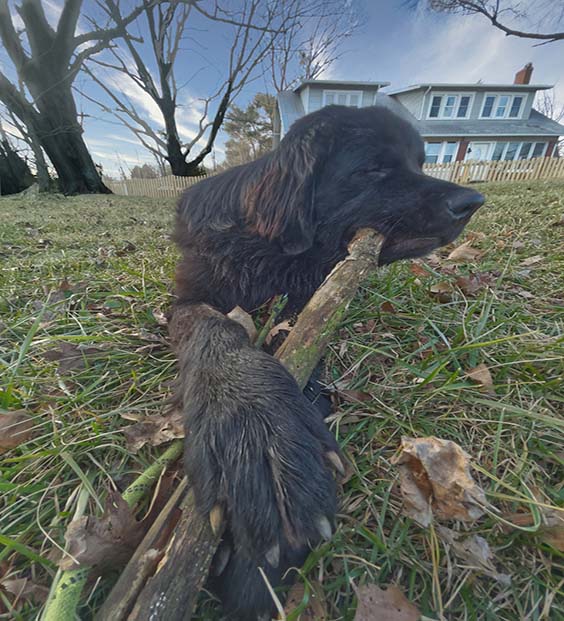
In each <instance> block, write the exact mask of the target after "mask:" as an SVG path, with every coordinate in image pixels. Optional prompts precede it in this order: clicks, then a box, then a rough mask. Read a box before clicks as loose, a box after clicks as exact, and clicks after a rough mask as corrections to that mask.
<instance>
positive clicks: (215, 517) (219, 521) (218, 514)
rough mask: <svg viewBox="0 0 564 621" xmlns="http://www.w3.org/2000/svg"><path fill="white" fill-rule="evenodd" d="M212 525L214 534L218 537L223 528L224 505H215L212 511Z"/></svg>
mask: <svg viewBox="0 0 564 621" xmlns="http://www.w3.org/2000/svg"><path fill="white" fill-rule="evenodd" d="M210 526H211V529H212V531H213V534H214V535H215V536H216V537H217V535H219V534H220V532H221V530H222V528H223V507H222V506H221V505H215V507H213V509H212V510H211V511H210Z"/></svg>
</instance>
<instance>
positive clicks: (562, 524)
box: [503, 494, 564, 552]
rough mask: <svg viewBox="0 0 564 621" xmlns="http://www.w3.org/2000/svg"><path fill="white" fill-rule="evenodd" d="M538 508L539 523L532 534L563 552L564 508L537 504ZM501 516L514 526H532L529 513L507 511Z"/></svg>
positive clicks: (532, 519)
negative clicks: (507, 512)
mask: <svg viewBox="0 0 564 621" xmlns="http://www.w3.org/2000/svg"><path fill="white" fill-rule="evenodd" d="M535 496H537V494H535ZM538 510H539V512H540V515H541V525H540V526H539V528H538V530H537V531H536V532H534V533H532V534H533V535H535V536H537V537H538V538H539V539H540V540H541V541H543V542H544V543H548V544H549V545H550V546H552V547H553V548H554V549H556V550H558V551H559V552H564V509H558V508H556V507H554V508H552V507H543V506H539V507H538ZM503 517H504V519H505V520H507V521H508V522H511V523H512V524H515V525H516V526H533V524H534V523H535V519H534V517H533V516H532V514H531V513H509V514H506V515H504V516H503Z"/></svg>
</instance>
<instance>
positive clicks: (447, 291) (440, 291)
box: [429, 281, 454, 304]
mask: <svg viewBox="0 0 564 621" xmlns="http://www.w3.org/2000/svg"><path fill="white" fill-rule="evenodd" d="M453 290H454V289H453V287H452V285H451V284H450V283H449V282H446V281H443V282H438V283H435V284H434V285H431V287H430V288H429V291H430V292H431V293H432V294H433V295H434V296H436V297H437V298H438V300H439V302H442V303H443V304H445V303H447V302H450V301H451V300H452V295H451V294H452V292H453Z"/></svg>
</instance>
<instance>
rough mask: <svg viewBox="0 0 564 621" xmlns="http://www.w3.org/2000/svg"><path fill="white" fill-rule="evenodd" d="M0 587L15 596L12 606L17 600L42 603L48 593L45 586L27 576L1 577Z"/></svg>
mask: <svg viewBox="0 0 564 621" xmlns="http://www.w3.org/2000/svg"><path fill="white" fill-rule="evenodd" d="M0 587H2V588H3V589H4V590H5V591H6V592H7V593H11V594H12V595H14V596H15V601H14V602H12V606H14V605H16V602H18V601H19V600H24V601H29V602H33V603H35V604H43V603H45V602H46V601H47V596H48V595H49V589H48V588H47V587H46V586H43V585H41V584H36V583H35V582H32V581H31V580H30V579H29V578H3V579H2V580H1V581H0Z"/></svg>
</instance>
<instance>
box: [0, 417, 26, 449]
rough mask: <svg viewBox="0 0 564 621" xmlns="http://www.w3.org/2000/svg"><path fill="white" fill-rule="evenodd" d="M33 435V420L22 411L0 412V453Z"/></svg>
mask: <svg viewBox="0 0 564 621" xmlns="http://www.w3.org/2000/svg"><path fill="white" fill-rule="evenodd" d="M32 435H33V418H32V417H31V416H29V414H26V413H25V412H24V411H23V410H14V411H12V412H4V411H0V451H5V450H8V449H11V448H14V447H16V446H19V445H20V444H23V443H24V442H25V441H26V440H29V438H31V436H32Z"/></svg>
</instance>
